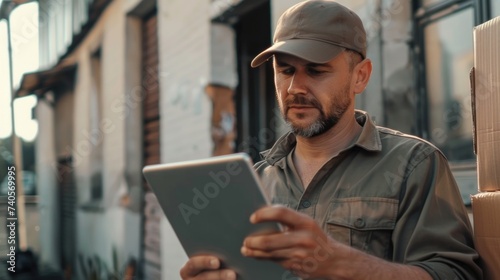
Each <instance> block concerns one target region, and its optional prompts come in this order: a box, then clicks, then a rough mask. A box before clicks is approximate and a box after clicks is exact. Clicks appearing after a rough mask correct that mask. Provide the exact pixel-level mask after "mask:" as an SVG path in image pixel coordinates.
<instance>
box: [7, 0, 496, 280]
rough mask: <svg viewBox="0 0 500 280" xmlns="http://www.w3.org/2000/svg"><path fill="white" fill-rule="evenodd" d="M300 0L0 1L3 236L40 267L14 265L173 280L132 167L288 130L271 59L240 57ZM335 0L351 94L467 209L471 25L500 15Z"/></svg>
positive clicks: (55, 273) (424, 4) (174, 265)
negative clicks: (423, 146) (356, 27)
mask: <svg viewBox="0 0 500 280" xmlns="http://www.w3.org/2000/svg"><path fill="white" fill-rule="evenodd" d="M298 2H301V1H296V0H183V1H180V0H161V1H160V0H158V1H155V0H39V1H26V0H25V1H21V0H19V1H12V0H11V1H9V0H3V1H2V0H0V5H1V6H0V218H2V220H6V219H5V218H6V215H7V201H8V200H7V195H6V194H7V185H8V176H6V175H7V170H8V166H11V165H13V164H14V163H16V164H17V170H18V173H19V170H23V172H22V173H23V176H22V177H23V179H22V181H23V185H24V196H23V197H24V203H22V205H24V207H23V208H25V217H24V228H22V227H18V231H24V232H25V233H24V235H23V233H22V232H18V234H17V235H16V238H18V239H22V240H18V241H19V242H18V244H19V245H20V246H21V249H23V250H27V249H29V250H30V251H31V252H33V255H34V256H35V259H36V265H35V266H36V267H37V268H38V269H37V271H38V272H37V273H36V274H34V273H33V272H31V274H30V275H31V276H26V277H28V278H25V279H42V277H44V276H43V274H44V273H46V275H49V272H50V273H52V274H50V275H52V276H50V277H52V278H46V279H82V280H84V279H168V280H171V279H179V276H178V270H179V268H180V266H181V265H182V264H183V263H184V262H185V260H186V259H187V258H186V255H185V253H184V251H183V250H182V247H181V246H180V245H179V243H178V241H177V238H176V236H175V234H174V233H173V231H172V229H171V227H170V225H169V223H168V221H167V220H166V219H165V217H164V216H163V213H162V211H161V209H160V208H159V206H158V203H157V201H156V198H155V196H154V195H153V194H152V193H151V190H150V189H149V187H148V186H147V184H146V183H145V182H144V180H143V178H142V174H141V170H142V167H143V166H145V165H148V164H154V163H168V162H176V161H182V160H189V159H197V158H205V157H210V156H215V155H222V154H228V153H233V152H247V153H248V154H250V155H251V156H252V158H253V159H254V160H255V161H257V160H258V159H259V154H258V152H259V151H262V150H265V149H267V148H269V147H270V146H271V145H272V143H273V142H274V141H275V140H276V139H277V138H278V137H279V136H281V135H282V134H283V133H284V132H285V131H286V129H287V128H286V126H285V125H284V124H283V122H282V121H281V117H280V115H279V111H278V110H277V108H276V106H277V104H276V102H275V96H274V85H273V77H272V68H271V65H269V63H268V64H267V65H264V66H261V67H259V68H257V69H252V68H251V67H250V61H251V60H252V59H253V57H254V56H255V55H256V54H257V53H259V52H260V51H261V50H263V49H265V48H266V47H268V46H269V45H270V44H271V42H272V32H273V30H274V27H275V25H276V22H277V20H278V17H279V16H280V15H281V13H282V12H283V11H284V10H285V9H287V8H288V7H290V6H292V5H293V4H295V3H298ZM338 2H340V3H342V4H344V5H346V6H347V7H349V8H351V9H352V10H354V11H355V12H356V13H358V14H359V15H360V17H361V18H362V20H363V22H364V24H365V28H366V30H367V34H368V41H369V45H368V57H369V58H371V59H372V61H373V63H374V73H373V76H372V79H371V81H370V84H369V86H368V88H367V89H366V92H365V93H363V94H361V95H359V96H358V99H357V101H356V102H357V103H356V105H357V108H359V109H362V110H365V111H368V112H369V113H370V115H371V117H372V118H373V119H374V121H375V122H376V123H377V124H379V125H383V126H388V127H391V128H394V129H398V130H400V131H402V132H405V133H411V134H414V135H418V136H420V137H423V138H424V139H427V140H428V141H430V142H431V143H433V144H435V145H436V146H438V147H439V148H440V149H441V150H442V151H443V152H444V153H445V155H446V156H447V158H448V159H449V161H450V164H451V167H452V170H453V172H454V175H455V178H456V179H457V182H458V184H459V187H460V189H461V192H462V197H463V201H464V204H465V205H466V206H467V207H470V198H469V197H470V194H475V193H477V175H476V158H475V155H474V150H473V134H472V130H473V128H472V113H471V107H470V86H469V71H470V69H471V67H472V66H473V37H472V34H473V33H472V31H473V28H474V26H475V25H478V24H481V23H483V22H485V21H487V20H489V19H491V18H494V17H496V16H500V0H350V1H347V0H339V1H338ZM9 30H10V32H8V31H9ZM9 45H10V46H11V47H10V48H9ZM12 110H13V111H12ZM12 115H14V117H15V118H14V120H15V122H14V123H15V133H14V130H13V127H12V123H13V122H12V118H11V116H12ZM15 143H18V147H19V149H17V150H16V148H15ZM19 197H20V194H18V198H19ZM18 202H19V200H18ZM22 205H21V203H18V205H17V206H18V207H22ZM18 213H19V210H18ZM7 234H8V233H7V231H6V227H4V226H2V227H0V240H2V241H0V259H2V260H3V258H5V256H6V255H7V253H8V251H7V250H8V247H7V243H6V242H4V241H5V240H7ZM21 236H25V237H21ZM4 263H5V261H2V265H5V264H4ZM29 267H30V266H28V268H27V271H29V270H30V269H29ZM0 269H1V271H0V279H8V276H7V273H6V272H7V270H6V268H5V269H4V268H3V267H1V266H0ZM37 277H38V278H37Z"/></svg>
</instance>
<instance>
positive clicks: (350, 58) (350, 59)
mask: <svg viewBox="0 0 500 280" xmlns="http://www.w3.org/2000/svg"><path fill="white" fill-rule="evenodd" d="M344 52H345V53H346V54H347V55H346V58H347V63H348V64H349V70H350V71H351V72H352V70H354V67H356V65H358V64H359V63H360V62H361V61H363V56H362V55H361V54H360V53H358V52H357V51H354V50H351V49H345V50H344Z"/></svg>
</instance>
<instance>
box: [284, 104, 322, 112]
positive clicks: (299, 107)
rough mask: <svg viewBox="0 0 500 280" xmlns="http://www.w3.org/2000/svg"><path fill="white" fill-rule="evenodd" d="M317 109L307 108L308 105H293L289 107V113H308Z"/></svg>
mask: <svg viewBox="0 0 500 280" xmlns="http://www.w3.org/2000/svg"><path fill="white" fill-rule="evenodd" d="M312 109H316V107H314V106H307V105H291V106H288V111H290V110H294V111H307V110H312Z"/></svg>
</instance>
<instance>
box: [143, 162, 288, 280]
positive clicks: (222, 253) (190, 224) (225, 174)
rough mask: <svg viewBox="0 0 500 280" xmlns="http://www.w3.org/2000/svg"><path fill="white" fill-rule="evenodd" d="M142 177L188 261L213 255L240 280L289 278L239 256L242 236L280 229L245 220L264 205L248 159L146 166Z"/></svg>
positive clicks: (285, 273) (273, 266)
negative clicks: (193, 257)
mask: <svg viewBox="0 0 500 280" xmlns="http://www.w3.org/2000/svg"><path fill="white" fill-rule="evenodd" d="M143 174H144V177H145V178H146V180H147V181H148V183H149V185H150V186H151V188H152V189H153V192H154V193H155V194H156V197H157V199H158V202H159V204H160V205H161V207H162V209H163V212H164V213H165V215H166V217H167V219H168V221H169V222H170V224H171V225H172V228H173V229H174V232H175V234H176V235H177V237H178V238H179V241H180V243H181V244H182V246H183V248H184V250H185V251H186V253H187V255H188V256H190V257H191V256H194V255H200V254H211V255H215V256H217V257H219V258H220V259H221V261H222V263H223V266H224V267H227V268H231V269H233V270H235V271H236V273H237V274H238V279H240V280H255V279H259V280H266V279H269V280H277V279H290V278H289V277H290V276H291V275H292V274H291V272H289V271H287V270H285V269H284V268H283V267H281V266H280V265H278V264H276V263H274V262H272V261H268V260H257V259H254V258H248V257H244V256H243V255H241V252H240V249H241V246H242V245H243V239H244V238H245V237H246V236H248V235H250V234H256V233H261V232H271V231H279V230H280V226H279V225H278V224H277V223H262V224H251V223H250V221H249V218H250V215H251V214H252V213H253V212H254V211H255V210H257V209H258V208H260V207H262V206H265V205H268V202H267V200H266V198H265V196H264V195H263V192H262V189H261V188H260V186H259V179H258V176H257V174H256V173H255V170H254V169H253V164H252V161H251V159H250V157H249V156H248V155H246V154H244V153H238V154H232V155H227V156H218V157H212V158H208V159H202V160H193V161H186V162H180V163H169V164H157V165H149V166H146V167H144V169H143Z"/></svg>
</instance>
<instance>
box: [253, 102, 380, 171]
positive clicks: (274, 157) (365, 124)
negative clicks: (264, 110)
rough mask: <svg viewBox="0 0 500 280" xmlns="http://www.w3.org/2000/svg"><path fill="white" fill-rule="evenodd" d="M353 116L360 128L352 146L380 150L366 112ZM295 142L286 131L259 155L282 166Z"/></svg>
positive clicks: (292, 135)
mask: <svg viewBox="0 0 500 280" xmlns="http://www.w3.org/2000/svg"><path fill="white" fill-rule="evenodd" d="M355 117H356V121H357V122H358V123H359V124H360V125H361V126H362V129H361V133H360V134H359V137H358V139H357V140H356V142H355V143H354V144H353V145H352V146H358V147H361V148H363V149H365V150H367V151H371V152H379V151H381V150H382V142H381V141H380V135H379V133H378V130H377V127H376V126H375V123H373V121H372V120H371V118H370V116H369V115H368V113H366V112H364V111H361V110H356V111H355ZM296 142H297V141H296V139H295V135H294V134H293V133H292V132H287V133H285V134H284V135H283V136H281V137H280V138H279V139H278V140H277V141H276V143H275V144H274V145H273V146H272V147H271V149H269V150H266V151H263V152H261V153H260V156H261V157H262V159H263V160H265V161H267V162H268V163H269V164H270V165H275V164H277V165H279V166H281V167H282V168H284V166H285V161H286V156H287V155H288V154H289V153H290V152H291V151H292V150H293V149H294V148H295V144H296ZM352 146H351V147H350V148H352ZM350 148H349V149H350Z"/></svg>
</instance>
